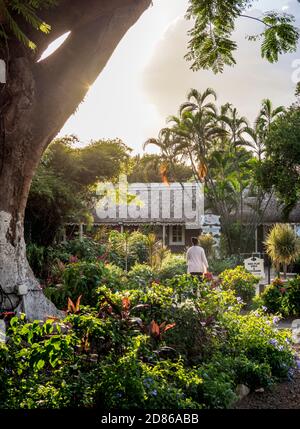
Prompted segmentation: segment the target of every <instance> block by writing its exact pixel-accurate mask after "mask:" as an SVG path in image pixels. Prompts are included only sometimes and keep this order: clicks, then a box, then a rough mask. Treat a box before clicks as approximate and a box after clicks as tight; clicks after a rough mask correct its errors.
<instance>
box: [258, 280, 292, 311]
mask: <svg viewBox="0 0 300 429" xmlns="http://www.w3.org/2000/svg"><path fill="white" fill-rule="evenodd" d="M261 298H262V302H263V304H264V305H265V306H266V307H267V309H268V311H269V312H271V313H281V314H283V315H284V316H299V315H300V276H298V277H296V278H295V279H291V280H288V281H287V282H283V281H282V280H280V279H275V280H274V281H273V282H272V283H271V284H270V285H269V286H268V287H267V288H266V289H265V291H264V292H263V294H262V296H261Z"/></svg>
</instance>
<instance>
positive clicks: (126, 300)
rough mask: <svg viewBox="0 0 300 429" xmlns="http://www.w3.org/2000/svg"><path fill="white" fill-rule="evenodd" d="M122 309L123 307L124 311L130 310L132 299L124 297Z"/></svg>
mask: <svg viewBox="0 0 300 429" xmlns="http://www.w3.org/2000/svg"><path fill="white" fill-rule="evenodd" d="M122 309H123V311H128V310H129V309H130V299H129V298H123V299H122Z"/></svg>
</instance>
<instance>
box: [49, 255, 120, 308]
mask: <svg viewBox="0 0 300 429" xmlns="http://www.w3.org/2000/svg"><path fill="white" fill-rule="evenodd" d="M124 282H125V273H124V272H123V271H122V270H121V269H120V268H119V267H115V266H114V265H112V264H107V265H104V264H103V262H100V261H97V262H86V261H82V262H76V263H72V264H69V265H67V266H66V267H65V270H64V272H63V274H62V284H60V285H56V286H54V287H47V288H46V289H45V294H46V296H47V297H48V298H49V299H51V300H52V301H53V302H54V304H55V305H56V306H57V307H59V308H65V307H66V304H67V299H68V298H71V299H72V301H76V300H77V298H78V297H79V296H80V295H82V298H81V303H82V304H83V305H91V306H95V305H96V303H97V294H96V289H97V287H99V286H100V285H107V286H108V287H111V288H112V289H116V290H117V289H121V288H122V287H124Z"/></svg>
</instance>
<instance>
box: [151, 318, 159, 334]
mask: <svg viewBox="0 0 300 429" xmlns="http://www.w3.org/2000/svg"><path fill="white" fill-rule="evenodd" d="M150 334H151V335H152V336H153V337H159V336H160V329H159V326H158V324H157V323H156V322H155V321H154V320H152V322H151V323H150Z"/></svg>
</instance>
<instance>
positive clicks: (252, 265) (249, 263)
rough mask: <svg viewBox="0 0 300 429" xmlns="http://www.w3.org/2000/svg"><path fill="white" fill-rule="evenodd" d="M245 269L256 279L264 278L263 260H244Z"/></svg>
mask: <svg viewBox="0 0 300 429" xmlns="http://www.w3.org/2000/svg"><path fill="white" fill-rule="evenodd" d="M244 265H245V269H246V270H247V271H249V272H250V273H251V274H253V275H254V276H256V277H260V278H261V279H264V278H265V265H264V260H263V259H260V258H249V259H245V260H244Z"/></svg>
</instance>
